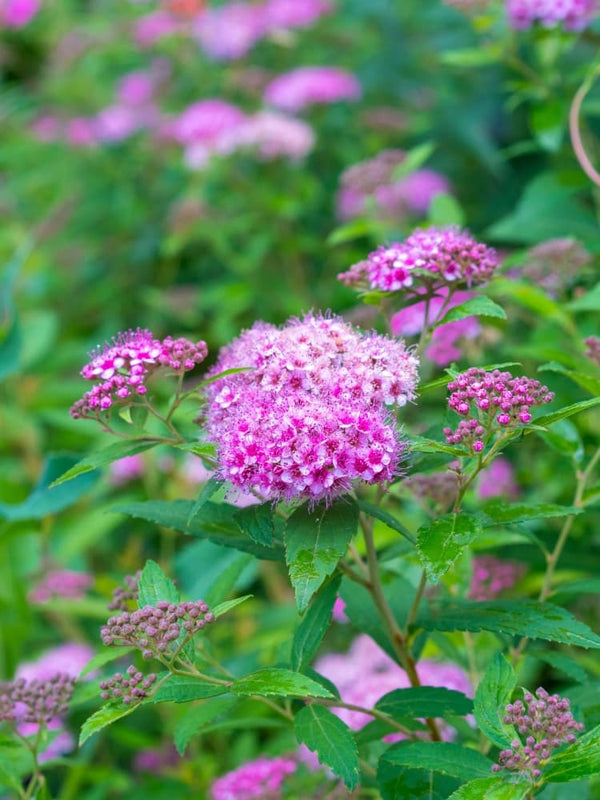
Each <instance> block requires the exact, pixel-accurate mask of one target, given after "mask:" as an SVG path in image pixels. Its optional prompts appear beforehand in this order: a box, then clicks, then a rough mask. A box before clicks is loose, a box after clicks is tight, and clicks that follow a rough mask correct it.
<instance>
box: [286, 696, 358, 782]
mask: <svg viewBox="0 0 600 800" xmlns="http://www.w3.org/2000/svg"><path fill="white" fill-rule="evenodd" d="M294 727H295V729H296V736H297V738H298V742H299V743H300V744H305V745H306V746H307V747H308V749H309V750H312V751H313V752H314V753H316V754H317V756H318V758H319V762H320V763H321V764H323V766H326V767H329V768H330V769H331V770H332V772H333V773H334V775H337V776H338V778H341V779H342V780H343V781H344V783H345V784H346V786H347V787H348V789H349V790H350V791H352V790H353V789H355V788H356V786H357V785H358V750H357V747H356V742H355V741H354V739H353V737H352V733H351V731H350V728H349V727H348V726H347V725H346V723H345V722H342V720H341V719H340V718H339V717H336V715H335V714H333V713H332V712H331V711H330V710H329V709H328V708H323V706H318V705H309V706H305V707H304V708H302V709H301V710H300V711H299V712H298V713H297V714H296V716H295V718H294Z"/></svg>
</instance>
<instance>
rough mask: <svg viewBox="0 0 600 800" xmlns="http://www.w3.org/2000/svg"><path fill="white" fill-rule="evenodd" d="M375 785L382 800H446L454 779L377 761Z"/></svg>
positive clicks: (452, 788) (453, 786) (455, 783)
mask: <svg viewBox="0 0 600 800" xmlns="http://www.w3.org/2000/svg"><path fill="white" fill-rule="evenodd" d="M377 784H378V787H379V790H380V792H381V797H382V800H409V799H410V800H446V798H447V797H448V795H449V794H451V793H452V791H453V790H454V789H456V786H457V781H456V778H450V777H448V776H447V775H442V774H440V773H435V772H432V771H431V770H420V769H408V768H406V767H401V766H399V765H397V764H391V763H390V762H389V761H385V760H384V759H383V758H380V759H379V765H378V768H377Z"/></svg>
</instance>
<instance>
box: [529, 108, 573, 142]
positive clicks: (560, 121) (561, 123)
mask: <svg viewBox="0 0 600 800" xmlns="http://www.w3.org/2000/svg"><path fill="white" fill-rule="evenodd" d="M565 114H566V112H565V105H564V103H563V102H561V101H559V100H548V99H546V100H545V101H544V102H543V103H539V104H537V105H534V106H533V107H532V109H531V112H530V114H529V123H530V125H531V130H532V132H533V134H534V136H535V139H536V141H537V143H538V144H539V145H540V147H541V148H543V149H544V150H547V151H548V152H550V153H556V152H557V151H558V150H559V149H560V146H561V144H562V140H563V136H564V132H565V127H566V125H565V123H566V119H565Z"/></svg>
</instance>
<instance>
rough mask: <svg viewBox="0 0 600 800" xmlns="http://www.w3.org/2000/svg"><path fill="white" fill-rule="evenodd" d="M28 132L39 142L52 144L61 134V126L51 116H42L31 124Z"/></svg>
mask: <svg viewBox="0 0 600 800" xmlns="http://www.w3.org/2000/svg"><path fill="white" fill-rule="evenodd" d="M29 130H30V131H31V133H32V134H33V135H34V136H35V137H36V139H39V141H40V142H54V141H56V140H57V139H58V138H59V136H60V135H61V133H62V130H61V124H60V122H59V121H58V119H57V118H56V117H55V116H54V115H53V114H42V115H41V116H40V117H37V119H34V120H33V122H32V123H31V125H30V127H29Z"/></svg>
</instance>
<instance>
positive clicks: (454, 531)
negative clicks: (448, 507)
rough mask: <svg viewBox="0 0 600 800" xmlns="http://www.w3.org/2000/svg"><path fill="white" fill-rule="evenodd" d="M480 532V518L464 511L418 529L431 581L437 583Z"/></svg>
mask: <svg viewBox="0 0 600 800" xmlns="http://www.w3.org/2000/svg"><path fill="white" fill-rule="evenodd" d="M480 531H481V522H480V521H479V518H478V517H476V516H475V515H474V514H464V513H462V512H461V513H459V514H444V515H443V516H441V517H438V518H437V519H435V520H433V521H432V522H427V523H425V525H422V526H421V527H420V528H419V530H418V531H417V550H418V551H419V556H420V559H421V563H422V565H423V568H424V569H425V572H426V573H427V577H428V578H429V580H430V581H432V582H433V583H437V581H438V580H439V579H440V578H441V577H442V575H444V574H445V573H446V572H447V571H448V570H449V569H450V567H451V566H452V564H454V562H455V561H456V559H457V558H458V557H459V556H460V555H461V553H462V551H463V550H464V549H465V547H466V546H467V545H469V544H471V542H472V541H474V539H476V538H477V535H478V533H480Z"/></svg>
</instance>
